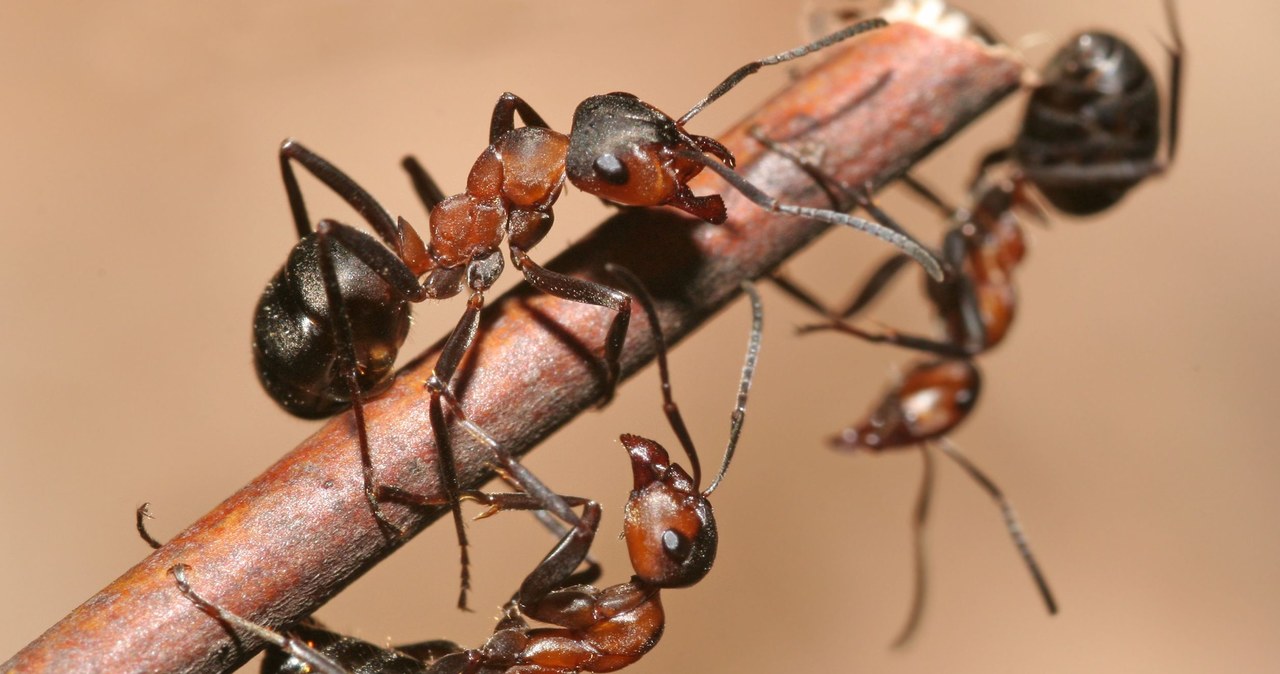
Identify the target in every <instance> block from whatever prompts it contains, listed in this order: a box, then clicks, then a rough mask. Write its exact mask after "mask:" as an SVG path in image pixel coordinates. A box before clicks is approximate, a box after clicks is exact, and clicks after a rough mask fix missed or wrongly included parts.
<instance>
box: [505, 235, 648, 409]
mask: <svg viewBox="0 0 1280 674" xmlns="http://www.w3.org/2000/svg"><path fill="white" fill-rule="evenodd" d="M509 250H510V251H511V263H512V264H514V265H515V266H516V269H519V270H520V271H521V273H523V274H524V278H525V280H527V281H528V282H529V285H532V286H533V287H535V288H537V289H538V290H541V291H542V292H544V293H547V294H548V295H554V296H555V297H559V298H561V299H566V300H572V301H574V302H581V303H583V304H594V305H595V306H598V307H605V308H608V309H613V310H614V311H616V312H618V313H617V315H616V316H614V317H613V322H611V323H610V324H609V332H608V335H607V336H606V337H605V342H604V361H605V367H606V368H607V370H608V373H607V380H606V381H605V390H604V399H603V400H601V401H600V405H601V406H604V405H607V404H608V403H609V401H610V400H612V399H613V392H614V390H615V389H616V388H617V386H618V379H619V378H620V377H621V372H620V365H619V363H618V358H619V357H620V356H621V354H622V343H623V340H624V339H625V338H626V336H627V325H629V324H630V323H631V296H630V295H628V294H626V293H624V292H622V291H620V290H615V289H613V288H610V287H609V286H606V285H604V284H601V283H596V282H594V281H588V280H586V279H579V278H574V277H572V276H567V275H565V274H561V273H559V272H554V271H551V270H549V269H546V268H544V267H541V266H539V265H538V263H536V262H534V261H533V260H532V259H531V258H530V257H529V254H528V253H526V252H524V251H523V250H521V249H519V248H517V247H515V246H509Z"/></svg>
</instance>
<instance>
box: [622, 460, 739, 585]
mask: <svg viewBox="0 0 1280 674" xmlns="http://www.w3.org/2000/svg"><path fill="white" fill-rule="evenodd" d="M622 445H623V446H624V447H626V449H627V453H629V454H630V455H631V471H632V473H633V475H634V477H635V487H634V488H633V489H632V491H631V497H630V498H629V499H628V500H627V507H626V514H625V518H624V524H623V532H624V535H625V537H626V539H627V551H628V552H629V553H630V555H631V566H632V567H633V568H634V569H635V572H636V576H637V577H639V578H641V579H642V580H644V581H645V582H647V583H652V584H654V585H657V586H658V587H664V588H670V587H687V586H689V585H693V584H694V583H697V582H698V581H700V580H702V577H703V576H705V575H707V572H708V571H710V570H711V564H712V563H713V562H714V561H715V559H716V542H717V539H718V537H717V535H716V520H715V517H714V515H713V514H712V512H711V504H710V503H709V502H708V501H707V498H706V496H704V495H703V494H701V493H699V492H698V486H697V485H696V484H694V481H693V478H691V477H689V474H688V473H686V472H685V471H684V469H683V468H681V467H680V466H678V465H676V464H673V463H671V460H670V458H669V457H668V456H667V450H665V449H663V448H662V445H659V444H658V443H656V442H654V441H652V440H648V439H646V438H642V437H639V436H635V435H623V436H622Z"/></svg>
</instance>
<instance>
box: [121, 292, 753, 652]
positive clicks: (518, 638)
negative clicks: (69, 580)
mask: <svg viewBox="0 0 1280 674" xmlns="http://www.w3.org/2000/svg"><path fill="white" fill-rule="evenodd" d="M610 271H611V272H612V273H613V274H614V275H615V276H617V277H618V278H619V279H620V280H621V281H622V283H623V285H625V286H627V288H628V290H630V291H631V292H632V293H633V295H634V296H635V297H636V298H637V299H638V300H639V301H640V303H641V305H642V306H643V307H644V309H645V313H646V315H647V316H648V317H649V321H650V325H651V326H652V329H653V330H654V338H655V343H656V345H657V349H658V362H659V368H660V374H661V380H662V392H663V399H664V406H663V409H664V411H665V413H666V415H667V418H668V421H669V422H670V424H671V426H672V429H673V430H674V431H675V433H676V436H677V437H678V438H679V440H680V443H681V446H682V447H683V449H684V451H685V452H686V454H688V456H689V458H690V461H691V465H692V466H693V467H694V468H693V475H692V476H691V475H690V474H689V473H688V472H686V471H685V470H684V469H683V468H681V467H680V466H679V465H677V464H675V463H672V462H671V461H670V457H669V455H668V453H667V451H666V449H664V448H663V447H662V446H661V445H659V444H658V443H657V442H654V441H653V440H649V439H646V438H642V437H640V436H636V435H629V434H628V435H623V436H621V442H622V445H623V447H624V448H625V449H626V450H627V453H628V455H629V456H630V458H631V468H632V474H633V477H634V489H633V490H632V492H631V495H630V498H629V499H628V501H627V506H626V509H625V515H624V537H625V539H626V542H627V549H628V552H629V553H630V556H631V563H632V566H633V568H634V570H635V575H633V576H632V578H631V580H630V581H628V582H626V583H621V584H618V585H613V586H610V587H606V588H596V587H593V586H591V585H589V584H584V583H588V582H592V579H594V577H595V572H593V571H591V570H588V571H587V572H578V573H575V570H576V569H578V567H579V566H581V565H582V563H583V561H584V560H585V559H586V555H587V552H588V550H589V549H590V547H591V544H592V542H593V540H594V537H595V533H596V530H597V528H598V526H599V522H600V515H601V509H600V506H599V504H597V503H595V502H594V501H590V500H587V499H581V498H573V497H566V498H565V500H566V501H567V502H570V503H572V504H573V505H574V506H581V507H582V509H583V510H582V513H583V514H582V517H581V519H580V520H579V523H578V525H577V526H575V527H574V528H573V529H572V530H571V531H569V532H568V533H567V534H566V535H565V536H564V538H562V539H561V540H560V541H559V543H558V544H557V545H556V546H555V547H554V548H553V549H552V551H551V552H550V553H549V554H548V555H547V556H546V557H545V558H544V559H543V560H542V562H540V563H539V564H538V566H537V567H536V568H535V569H534V570H533V572H531V573H530V574H529V575H528V576H527V577H526V578H525V580H524V582H523V583H522V584H521V586H520V589H519V590H518V591H517V592H516V594H515V596H514V597H513V598H512V599H511V601H510V602H508V603H507V605H506V607H505V609H504V611H503V618H502V619H501V621H500V622H499V623H498V626H497V629H496V630H495V632H494V634H493V636H491V637H490V638H489V639H488V640H487V641H486V642H485V644H484V645H483V646H481V647H480V648H476V649H468V650H463V649H461V648H459V647H458V646H456V645H455V644H453V643H452V642H448V641H438V640H437V641H426V642H420V643H416V644H410V645H407V646H399V647H395V648H386V647H381V646H377V645H375V644H372V643H369V642H366V641H361V640H359V639H355V638H353V637H347V636H342V635H339V634H336V633H334V632H330V631H328V630H325V629H323V628H322V627H320V626H319V625H318V624H316V623H314V622H309V623H306V624H302V625H298V626H295V627H294V628H293V629H292V630H291V632H290V634H288V635H283V634H280V633H278V632H276V631H274V630H271V629H269V628H267V627H264V626H261V625H258V624H256V623H253V622H251V621H249V620H246V619H244V618H241V617H240V616H238V615H235V614H234V613H232V612H230V611H228V610H226V609H224V608H222V607H221V606H219V605H217V604H215V603H213V602H211V601H209V600H207V599H205V598H204V597H202V596H201V595H200V594H199V593H198V592H197V591H196V590H195V588H194V587H193V586H192V582H191V578H190V576H189V574H190V572H191V569H190V567H188V566H186V565H183V564H177V565H175V566H174V567H172V568H171V569H170V572H171V573H172V574H173V575H174V579H175V582H176V583H177V586H178V589H179V590H180V591H181V592H182V593H183V594H184V595H185V596H186V597H187V598H188V599H189V600H190V601H191V602H192V603H193V604H195V605H196V607H198V608H199V609H200V610H202V611H204V612H205V613H207V614H209V615H210V616H212V617H214V618H215V619H217V620H219V621H220V622H221V623H222V624H223V625H225V626H226V627H227V628H228V629H231V630H234V631H237V632H241V633H247V634H250V635H253V636H255V637H257V638H259V639H261V640H263V641H265V642H267V643H268V644H271V645H273V646H275V649H273V652H272V653H269V654H268V656H267V658H266V660H265V661H264V663H263V669H262V671H263V672H264V674H295V673H301V672H321V673H323V674H352V673H353V672H364V673H365V674H498V673H499V672H530V673H532V672H539V673H541V674H570V673H572V672H610V671H614V670H616V669H620V668H622V667H625V666H627V665H629V664H631V663H633V662H635V661H636V660H638V659H639V658H640V657H642V656H643V655H644V654H645V653H647V652H648V651H649V650H650V649H652V648H653V647H654V646H655V645H656V644H657V642H658V639H659V638H660V637H661V636H662V632H663V629H664V626H665V616H664V612H663V608H662V603H661V599H660V594H661V591H662V590H663V589H667V588H680V587H689V586H691V585H693V584H695V583H697V582H698V581H700V580H701V579H702V578H703V577H704V576H705V575H706V574H707V572H708V571H709V570H710V568H711V565H712V563H713V562H714V561H715V556H716V545H717V541H718V536H717V532H716V526H715V518H714V515H713V512H712V509H711V504H710V503H709V502H708V500H707V498H708V497H709V496H710V495H711V492H712V491H714V490H715V489H716V487H717V486H718V485H719V483H720V480H721V478H722V477H723V476H724V473H725V471H726V470H727V468H728V466H729V462H730V460H731V459H732V457H733V452H734V448H735V447H736V445H737V441H738V437H739V434H740V432H741V429H742V424H743V421H744V419H745V413H746V401H747V393H748V391H749V389H750V386H751V380H752V375H753V373H754V370H755V364H756V358H757V355H758V352H759V346H760V334H761V329H762V321H763V310H762V308H761V303H760V298H759V296H758V295H757V294H756V291H755V289H754V288H752V287H751V286H749V285H746V286H744V288H745V290H746V291H747V294H748V295H749V296H750V298H751V307H752V327H751V337H750V340H749V342H748V347H747V357H746V362H745V364H744V366H743V371H742V380H741V383H740V384H739V388H738V399H737V404H736V406H735V408H734V411H733V414H732V415H731V417H730V432H729V441H728V444H727V446H726V449H725V455H724V460H723V463H722V465H721V468H720V472H719V474H718V475H717V476H716V478H715V480H713V481H712V483H711V484H710V485H709V486H708V487H707V488H706V489H705V490H700V484H699V483H700V475H699V472H700V471H699V470H698V468H697V466H698V461H697V454H696V451H695V449H694V446H693V443H692V441H691V440H690V438H689V434H688V431H687V430H686V428H685V425H684V422H683V420H682V418H681V415H680V410H679V407H677V406H676V404H675V402H674V399H673V398H672V397H671V386H670V380H669V374H668V371H667V367H666V347H665V344H664V340H663V339H662V333H661V328H660V326H659V324H658V318H657V313H656V311H655V307H654V303H653V301H652V298H650V297H649V295H648V292H647V291H646V290H645V289H644V288H643V286H642V285H640V282H639V281H638V280H637V279H636V278H635V277H634V276H633V275H631V274H630V272H628V271H626V270H624V269H622V268H619V267H614V268H611V269H610ZM388 491H390V492H393V493H392V494H391V496H393V497H395V498H401V499H408V500H410V501H413V502H416V503H419V504H423V505H433V506H434V505H440V504H441V501H440V500H439V499H433V498H419V497H415V496H413V495H409V494H406V493H404V492H402V491H400V490H396V489H394V488H388ZM463 496H464V498H467V499H470V500H475V501H477V502H479V503H481V504H484V505H487V506H488V507H489V511H487V512H486V513H485V515H486V516H487V515H490V514H493V513H496V512H498V511H501V510H536V509H540V508H542V507H543V505H542V503H541V502H540V501H539V500H538V499H536V498H532V497H530V496H529V495H527V494H520V493H512V494H485V493H481V492H465V493H464V494H463ZM143 516H144V511H143V509H139V515H138V518H139V519H138V521H139V530H140V531H143V529H142V528H141V522H142V517H143ZM527 618H532V619H534V620H538V621H540V622H544V623H549V624H551V625H556V627H541V628H534V627H531V626H530V625H529V623H528V622H527V620H526V619H527Z"/></svg>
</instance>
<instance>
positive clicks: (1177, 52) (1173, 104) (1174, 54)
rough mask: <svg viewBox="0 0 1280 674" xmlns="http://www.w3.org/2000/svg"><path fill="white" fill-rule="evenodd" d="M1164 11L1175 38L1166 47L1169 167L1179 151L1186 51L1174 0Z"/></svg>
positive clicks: (1169, 2)
mask: <svg viewBox="0 0 1280 674" xmlns="http://www.w3.org/2000/svg"><path fill="white" fill-rule="evenodd" d="M1164 11H1165V16H1166V17H1168V20H1169V34H1170V36H1171V37H1172V38H1173V44H1172V45H1165V51H1167V52H1168V53H1169V85H1168V86H1169V133H1168V140H1167V142H1166V144H1165V148H1166V155H1165V160H1164V163H1165V164H1166V165H1168V164H1172V163H1173V156H1174V154H1175V153H1176V152H1177V149H1178V121H1179V117H1180V116H1181V108H1182V59H1183V55H1184V50H1183V44H1182V28H1181V27H1180V26H1179V24H1178V12H1177V9H1176V8H1175V7H1174V0H1165V2H1164Z"/></svg>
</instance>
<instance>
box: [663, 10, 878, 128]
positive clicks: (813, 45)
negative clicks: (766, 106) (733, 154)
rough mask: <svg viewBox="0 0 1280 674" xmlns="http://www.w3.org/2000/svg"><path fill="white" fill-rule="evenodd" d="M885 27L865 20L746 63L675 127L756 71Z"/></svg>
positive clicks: (685, 114) (694, 107) (685, 115)
mask: <svg viewBox="0 0 1280 674" xmlns="http://www.w3.org/2000/svg"><path fill="white" fill-rule="evenodd" d="M887 25H889V22H888V21H885V20H884V19H880V18H875V19H867V20H866V21H860V22H858V23H855V24H853V25H852V26H848V27H846V28H844V29H843V30H840V31H838V32H835V33H832V34H830V35H828V36H826V37H824V38H821V39H819V40H816V41H814V42H810V43H809V44H807V45H804V46H802V47H796V48H795V49H792V50H790V51H784V52H782V53H781V54H774V55H773V56H769V57H766V58H762V59H760V60H759V61H752V62H751V63H748V64H746V65H744V66H742V67H741V68H738V69H737V70H735V71H733V74H732V75H729V76H728V77H726V78H725V79H724V81H723V82H721V83H720V84H718V85H716V88H715V89H712V90H711V93H709V94H707V96H706V98H704V99H702V100H700V101H698V102H697V104H695V105H694V106H693V107H692V108H690V110H689V112H686V113H684V116H683V117H681V118H680V119H679V120H677V121H676V126H679V127H683V126H684V125H685V124H687V123H688V122H689V120H691V119H693V117H694V115H696V114H698V113H699V112H702V109H703V108H705V107H707V106H708V105H711V104H712V103H714V102H715V101H716V99H718V98H720V97H721V96H723V95H725V94H726V93H728V92H729V90H730V89H732V88H734V87H736V86H738V83H739V82H741V81H742V80H744V79H746V78H747V77H748V76H749V75H753V74H755V73H756V72H757V71H758V70H760V69H761V68H763V67H765V66H772V65H777V64H779V63H786V62H787V61H790V60H792V59H797V58H800V57H801V56H804V55H805V54H810V53H812V52H815V51H818V50H820V49H825V48H827V47H830V46H831V45H833V44H835V43H837V42H840V41H841V40H847V39H849V38H851V37H853V36H854V35H857V34H859V33H865V32H867V31H869V30H874V29H876V28H884V27H885V26H887Z"/></svg>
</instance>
